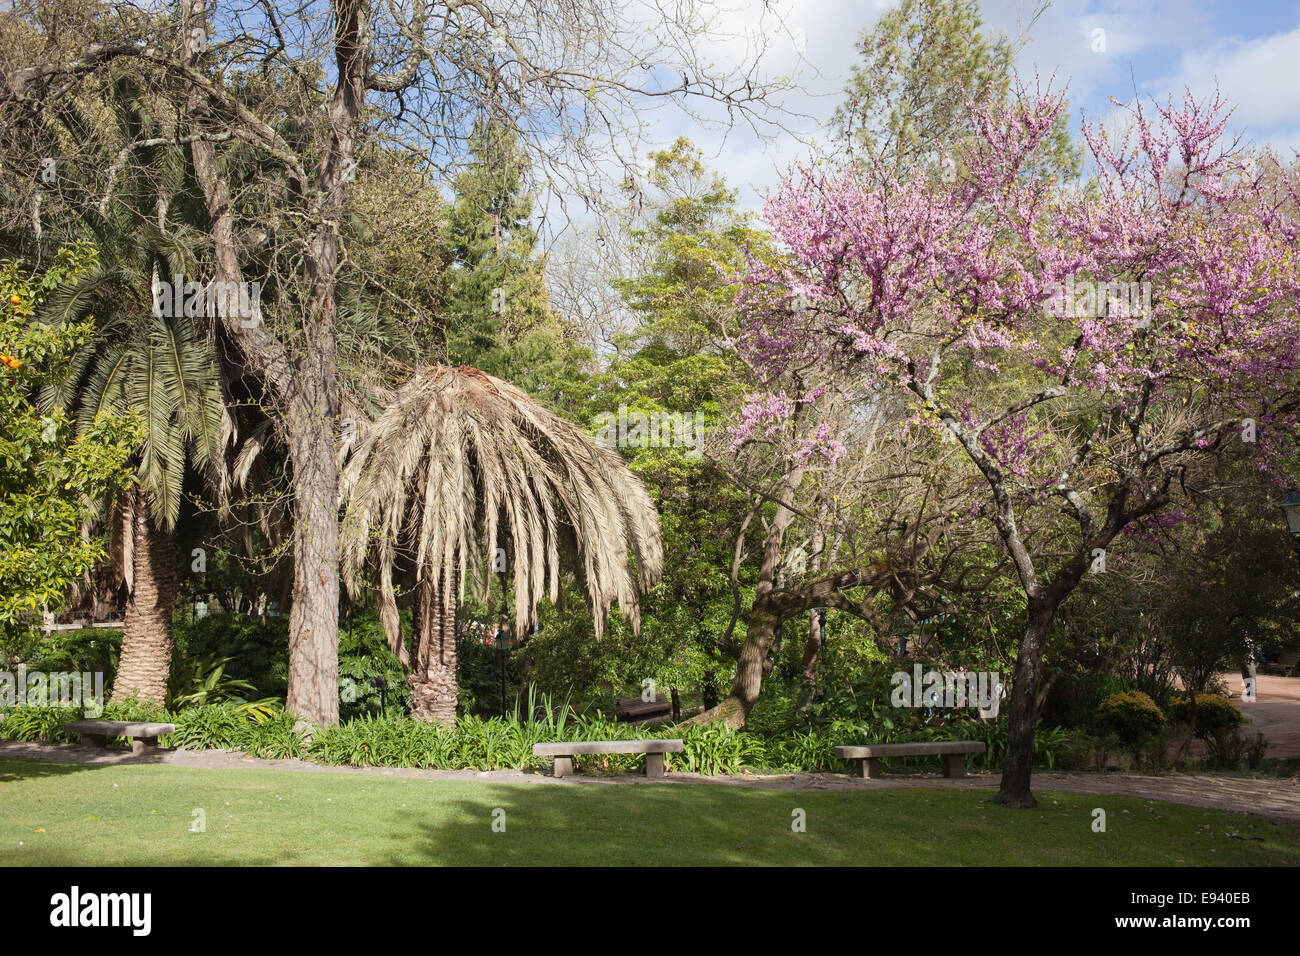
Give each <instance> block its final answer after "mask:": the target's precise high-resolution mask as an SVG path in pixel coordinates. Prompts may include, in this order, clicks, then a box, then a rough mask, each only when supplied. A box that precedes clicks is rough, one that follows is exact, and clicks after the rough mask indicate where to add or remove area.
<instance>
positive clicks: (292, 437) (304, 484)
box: [285, 385, 339, 727]
mask: <svg viewBox="0 0 1300 956" xmlns="http://www.w3.org/2000/svg"><path fill="white" fill-rule="evenodd" d="M303 387H304V388H305V387H306V386H305V385H304V386H303ZM321 405H323V406H324V407H320V406H317V405H316V404H315V403H309V402H307V401H306V400H305V399H303V400H300V401H298V402H295V407H294V408H293V409H292V411H291V413H290V415H289V416H288V418H287V419H286V426H287V427H286V429H285V431H286V432H287V434H288V437H289V448H290V460H291V461H292V463H293V519H294V525H293V605H292V608H291V610H290V612H289V681H288V692H287V695H286V699H285V709H286V710H288V711H289V712H290V713H292V714H296V715H297V717H298V718H299V720H300V721H301V722H302V723H304V724H308V725H311V726H312V727H329V726H333V725H335V724H337V723H338V722H339V683H338V671H339V522H338V487H339V473H338V464H337V462H336V461H335V458H334V439H333V417H332V415H331V414H330V406H329V402H328V399H325V398H322V400H321ZM304 406H305V407H304Z"/></svg>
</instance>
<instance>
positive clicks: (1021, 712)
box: [994, 598, 1056, 809]
mask: <svg viewBox="0 0 1300 956" xmlns="http://www.w3.org/2000/svg"><path fill="white" fill-rule="evenodd" d="M1055 615H1056V604H1055V603H1054V602H1052V601H1049V600H1044V599H1041V598H1031V599H1030V601H1029V621H1028V623H1027V624H1026V626H1025V636H1024V638H1023V639H1022V640H1021V642H1020V651H1019V653H1018V654H1017V655H1016V671H1015V676H1014V677H1013V678H1012V683H1011V701H1010V713H1009V715H1008V717H1007V721H1008V731H1009V733H1008V738H1007V753H1006V758H1005V760H1004V762H1003V765H1002V784H1001V788H1000V789H999V790H998V795H997V796H996V797H995V798H994V800H995V801H996V802H997V803H1000V804H1003V805H1004V806H1008V807H1015V808H1017V809H1032V808H1033V807H1036V806H1038V801H1037V800H1035V799H1034V795H1033V794H1032V793H1031V792H1030V789H1029V781H1030V774H1031V773H1032V771H1033V766H1034V729H1035V727H1036V725H1037V723H1038V706H1037V703H1038V695H1037V690H1038V681H1039V679H1040V678H1041V676H1042V664H1043V649H1044V648H1045V647H1046V645H1047V635H1048V632H1049V631H1050V630H1051V627H1052V619H1053V617H1055Z"/></svg>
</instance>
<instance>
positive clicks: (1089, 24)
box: [649, 0, 1300, 209]
mask: <svg viewBox="0 0 1300 956" xmlns="http://www.w3.org/2000/svg"><path fill="white" fill-rule="evenodd" d="M891 3H892V0H767V2H764V0H723V2H722V3H720V4H719V7H720V8H722V9H724V10H725V12H720V13H719V15H718V22H719V24H720V25H722V26H723V27H724V28H725V32H726V33H727V34H728V36H726V37H721V36H719V37H715V38H711V39H710V40H709V41H707V44H706V46H707V48H708V49H707V51H708V53H709V54H711V55H713V56H714V57H716V59H717V61H718V62H719V63H725V62H727V61H728V59H730V60H732V61H734V60H737V59H742V58H744V57H745V56H746V55H753V51H754V50H757V49H759V48H760V47H764V48H765V49H764V52H763V53H762V55H761V58H760V59H759V64H760V68H761V70H763V71H765V72H767V73H769V74H783V75H791V74H792V75H793V76H794V77H795V79H796V80H797V81H798V82H799V86H800V87H801V89H800V91H799V92H797V93H792V94H789V95H788V96H787V97H786V99H785V101H784V102H783V104H782V105H783V106H784V107H785V108H786V109H787V110H788V111H789V113H791V114H806V115H807V118H798V119H791V120H789V121H788V122H787V127H788V129H789V130H790V131H791V132H793V133H795V134H797V136H791V135H780V136H777V137H775V138H774V139H773V140H772V141H767V142H765V141H764V139H763V138H761V137H760V136H758V135H756V134H755V133H753V132H752V131H750V130H749V129H747V128H744V127H739V126H738V127H734V128H732V129H730V130H719V129H707V128H703V127H701V126H700V125H699V124H698V123H697V122H694V121H692V120H691V119H690V118H689V117H685V116H682V115H665V116H663V117H659V118H657V119H656V120H655V123H654V126H653V127H652V131H651V134H650V143H649V145H650V146H651V147H652V148H653V147H658V146H666V145H668V144H669V143H671V142H672V141H673V140H674V139H675V138H676V137H677V136H679V135H684V136H688V137H690V138H691V139H692V140H693V141H695V143H696V144H697V145H699V146H700V147H701V148H702V149H703V150H704V151H705V154H706V157H708V161H709V164H710V165H711V166H712V167H713V168H715V169H717V170H719V171H720V172H722V173H723V175H724V176H725V177H726V179H727V181H728V183H729V184H730V185H731V186H733V187H736V188H738V189H739V190H740V200H741V203H742V205H743V206H745V207H746V208H750V209H758V208H759V207H760V206H761V205H762V197H763V196H764V195H765V194H766V193H767V191H769V190H771V189H772V188H773V187H774V186H775V185H776V184H777V182H778V181H779V179H780V176H781V173H782V171H783V170H785V169H787V168H788V167H789V166H790V164H791V163H793V162H796V161H798V160H800V159H804V158H806V157H808V156H809V155H810V151H811V147H810V145H809V140H810V138H818V137H823V136H824V127H823V126H822V124H824V123H825V122H826V121H827V120H828V119H829V118H830V116H831V114H832V112H833V111H834V109H835V107H836V106H837V105H838V103H839V102H840V99H841V91H842V90H843V88H844V84H845V82H846V80H847V78H848V75H849V71H850V69H851V67H852V65H853V64H854V63H855V62H856V59H857V56H856V53H855V50H854V42H855V40H856V39H857V37H858V36H859V35H860V34H861V32H862V30H863V29H865V28H867V27H869V26H871V25H872V24H873V23H874V22H875V21H876V19H877V18H878V17H879V16H880V14H881V13H882V12H883V11H884V10H885V9H888V7H889V6H890V5H891ZM1032 5H1033V0H1024V2H1016V0H984V2H983V3H982V4H981V11H982V15H983V18H984V22H985V27H986V29H987V30H989V31H990V32H992V33H998V32H1001V33H1006V34H1008V35H1009V36H1012V37H1016V36H1018V35H1019V34H1020V27H1019V24H1020V22H1021V17H1022V14H1023V11H1025V9H1026V8H1029V7H1032ZM1097 31H1102V32H1100V33H1098V32H1097ZM1016 66H1017V69H1018V70H1019V71H1020V72H1021V74H1022V76H1026V77H1028V78H1030V79H1031V80H1032V78H1033V76H1034V75H1035V74H1037V75H1038V76H1040V77H1042V78H1043V79H1044V80H1046V79H1047V78H1048V77H1049V76H1053V75H1054V76H1055V83H1054V87H1060V86H1062V85H1064V86H1065V87H1066V90H1067V92H1068V95H1069V100H1070V119H1071V124H1070V125H1071V129H1072V131H1073V132H1074V133H1075V134H1076V135H1077V133H1078V127H1079V121H1080V118H1081V111H1082V114H1083V115H1086V116H1087V118H1089V119H1090V120H1101V121H1103V122H1105V121H1107V120H1108V119H1109V120H1113V119H1114V117H1115V116H1116V114H1117V112H1118V111H1117V109H1116V107H1115V106H1114V105H1113V104H1112V103H1111V97H1114V98H1115V99H1117V100H1119V101H1121V102H1129V101H1131V100H1132V99H1133V97H1134V95H1135V92H1136V94H1137V95H1139V96H1141V97H1142V99H1143V100H1144V102H1149V100H1150V98H1152V97H1155V98H1157V99H1158V100H1160V101H1162V102H1163V101H1164V100H1165V99H1166V98H1167V97H1168V96H1169V95H1170V94H1171V93H1172V94H1174V95H1175V98H1176V99H1177V100H1181V98H1182V94H1183V90H1184V89H1185V88H1190V89H1191V90H1192V91H1193V92H1194V93H1196V94H1197V95H1198V96H1205V95H1207V94H1210V93H1212V92H1213V91H1214V89H1215V85H1216V83H1217V86H1218V89H1219V91H1220V92H1221V93H1222V94H1223V95H1224V97H1225V98H1226V99H1227V101H1228V102H1229V103H1230V104H1233V105H1234V106H1235V107H1236V112H1235V113H1234V114H1233V118H1232V121H1231V123H1230V124H1229V130H1230V132H1231V133H1232V134H1234V135H1240V136H1241V138H1242V142H1243V143H1246V144H1255V145H1263V144H1270V145H1272V146H1274V147H1275V148H1277V149H1279V150H1281V151H1282V154H1283V155H1284V156H1287V157H1289V156H1291V155H1292V150H1300V0H1104V2H1095V0H1055V2H1053V3H1052V4H1051V6H1050V7H1049V8H1048V9H1047V10H1046V12H1045V13H1043V15H1042V16H1041V17H1040V18H1039V19H1038V21H1037V22H1036V24H1034V26H1033V28H1032V30H1031V31H1030V33H1029V39H1028V41H1027V42H1026V44H1025V46H1024V48H1023V49H1022V51H1021V53H1020V55H1019V57H1018V58H1017V61H1016ZM798 137H802V138H803V141H802V142H801V141H800V139H799V138H798Z"/></svg>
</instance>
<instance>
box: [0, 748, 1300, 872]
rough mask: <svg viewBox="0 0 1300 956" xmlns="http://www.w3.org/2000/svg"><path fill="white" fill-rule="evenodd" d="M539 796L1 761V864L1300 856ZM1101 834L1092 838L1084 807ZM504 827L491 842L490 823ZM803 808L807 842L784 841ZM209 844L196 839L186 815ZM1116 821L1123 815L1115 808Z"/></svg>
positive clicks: (730, 795)
mask: <svg viewBox="0 0 1300 956" xmlns="http://www.w3.org/2000/svg"><path fill="white" fill-rule="evenodd" d="M989 796H991V794H989V793H977V792H972V791H952V790H938V789H934V790H923V789H912V788H906V789H901V788H900V789H891V790H877V791H874V792H864V791H856V792H825V791H823V792H818V793H789V792H781V791H773V790H756V789H741V788H733V787H721V786H710V785H707V784H700V785H689V786H636V787H597V786H539V785H522V784H490V783H473V782H460V781H433V780H420V779H411V778H402V777H392V778H385V777H378V776H369V775H365V776H363V775H360V774H340V773H305V772H295V771H284V770H198V769H190V768H183V767H160V766H99V767H96V766H86V765H69V764H54V763H40V762H36V761H29V760H12V759H10V760H0V865H24V864H26V865H58V866H63V865H76V864H88V865H114V864H163V865H167V864H235V865H274V864H307V865H337V864H470V865H473V864H512V865H519V864H584V863H594V864H764V863H768V864H878V865H891V866H892V865H900V864H977V865H978V864H983V865H988V864H1050V865H1106V864H1120V865H1123V864H1157V865H1159V864H1174V865H1177V864H1187V865H1192V864H1271V865H1296V864H1300V825H1297V824H1295V823H1274V822H1270V821H1266V820H1261V819H1258V818H1253V817H1248V816H1244V815H1239V814H1233V813H1228V812H1224V811H1216V810H1200V809H1197V808H1195V807H1185V806H1176V805H1174V804H1168V803H1152V802H1150V801H1147V800H1140V799H1136V798H1123V797H1096V796H1084V795H1078V794H1062V793H1049V792H1042V793H1039V794H1038V797H1039V801H1040V803H1041V804H1042V805H1041V807H1040V808H1039V809H1038V810H1032V811H1011V810H1006V809H1004V808H1002V807H998V806H995V805H993V804H992V803H990V802H989ZM1094 807H1102V808H1104V809H1105V810H1106V813H1107V832H1106V833H1094V832H1093V831H1092V819H1093V817H1092V811H1093V808H1094ZM497 808H500V809H501V810H504V811H505V832H504V833H497V832H493V829H492V820H493V811H494V810H495V809H497ZM796 808H801V809H802V810H804V811H805V814H806V820H807V830H806V832H804V833H794V832H792V830H791V820H792V819H793V817H792V813H793V811H794V810H795V809H796ZM195 809H202V810H203V811H204V813H205V815H206V824H207V829H206V832H202V833H192V832H189V831H190V826H191V821H192V820H193V819H195V817H194V815H193V811H194V810H195ZM1126 811H1127V812H1126Z"/></svg>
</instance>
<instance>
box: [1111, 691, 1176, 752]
mask: <svg viewBox="0 0 1300 956" xmlns="http://www.w3.org/2000/svg"><path fill="white" fill-rule="evenodd" d="M1097 726H1098V727H1100V728H1101V730H1103V731H1104V732H1107V733H1112V734H1114V735H1115V736H1117V737H1119V739H1120V740H1121V741H1122V742H1123V743H1124V744H1125V745H1126V746H1128V747H1129V748H1138V747H1140V746H1141V745H1142V744H1144V743H1146V742H1147V741H1148V740H1150V739H1151V738H1152V737H1154V736H1156V735H1157V734H1158V733H1160V731H1161V730H1163V729H1164V726H1165V715H1164V714H1162V713H1161V712H1160V708H1159V707H1157V706H1156V702H1155V701H1153V700H1152V699H1151V698H1150V697H1148V696H1147V695H1146V694H1144V693H1142V692H1141V691H1140V690H1129V691H1124V692H1122V693H1119V694H1111V695H1110V696H1109V697H1107V698H1106V699H1105V700H1103V701H1102V702H1101V705H1100V706H1099V707H1098V708H1097Z"/></svg>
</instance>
